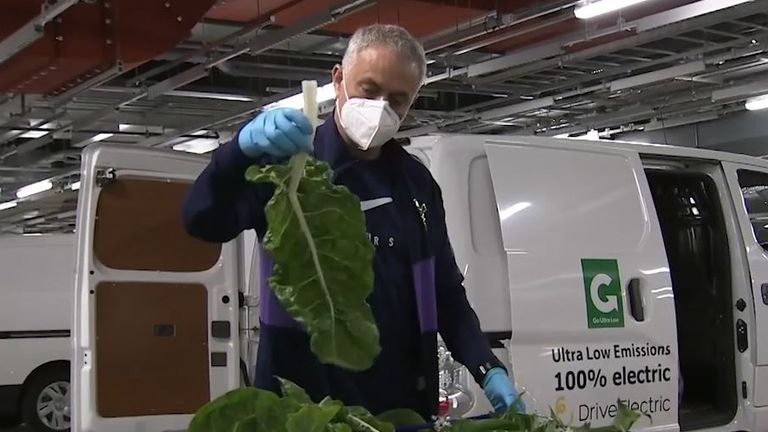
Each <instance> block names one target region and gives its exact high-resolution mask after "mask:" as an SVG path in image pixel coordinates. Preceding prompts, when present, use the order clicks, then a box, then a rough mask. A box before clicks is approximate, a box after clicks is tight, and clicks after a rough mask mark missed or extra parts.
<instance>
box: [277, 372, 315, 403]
mask: <svg viewBox="0 0 768 432" xmlns="http://www.w3.org/2000/svg"><path fill="white" fill-rule="evenodd" d="M277 379H278V380H279V381H280V389H281V390H282V393H283V397H284V398H286V399H291V400H293V401H295V402H297V403H300V404H309V403H312V399H310V398H309V395H308V394H307V392H306V391H304V389H303V388H301V387H299V386H298V385H297V384H296V383H294V382H293V381H290V380H287V379H285V378H280V377H278V378H277Z"/></svg>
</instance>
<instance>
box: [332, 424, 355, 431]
mask: <svg viewBox="0 0 768 432" xmlns="http://www.w3.org/2000/svg"><path fill="white" fill-rule="evenodd" d="M329 429H330V430H331V432H354V431H353V430H352V428H351V427H349V425H348V424H345V423H333V424H331V425H330V427H329Z"/></svg>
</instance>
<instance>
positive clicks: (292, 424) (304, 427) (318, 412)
mask: <svg viewBox="0 0 768 432" xmlns="http://www.w3.org/2000/svg"><path fill="white" fill-rule="evenodd" d="M339 408H340V407H338V406H333V405H326V406H320V405H305V406H304V407H302V408H301V409H300V410H299V411H298V412H295V413H293V414H291V415H289V416H288V422H287V423H286V429H287V430H288V432H322V431H324V430H325V429H326V427H327V426H328V424H329V423H330V422H331V419H333V418H334V417H335V416H336V413H338V412H339Z"/></svg>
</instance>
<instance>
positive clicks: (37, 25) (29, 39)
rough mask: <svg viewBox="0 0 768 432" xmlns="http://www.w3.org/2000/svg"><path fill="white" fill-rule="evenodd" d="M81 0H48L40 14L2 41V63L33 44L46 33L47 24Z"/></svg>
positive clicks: (0, 62) (0, 59)
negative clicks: (52, 0)
mask: <svg viewBox="0 0 768 432" xmlns="http://www.w3.org/2000/svg"><path fill="white" fill-rule="evenodd" d="M78 1H79V0H58V1H55V2H53V3H51V2H50V1H48V0H46V1H44V2H43V4H42V6H41V11H40V14H39V15H38V16H36V17H35V18H34V19H32V20H31V21H29V22H28V23H26V24H24V25H23V26H21V28H19V29H18V30H16V31H15V32H13V33H12V34H11V35H10V36H8V37H6V38H5V39H3V41H2V42H0V64H2V63H5V62H6V61H7V60H8V59H10V58H11V57H13V56H14V55H16V54H17V53H18V52H19V51H21V50H23V49H24V48H26V47H28V46H30V45H31V44H33V43H34V42H35V41H36V40H38V39H40V38H41V37H43V34H45V25H46V24H47V23H48V22H50V21H52V20H53V19H54V18H56V17H57V16H59V15H61V13H63V12H64V11H66V10H67V9H69V8H70V7H71V6H73V5H75V4H77V2H78Z"/></svg>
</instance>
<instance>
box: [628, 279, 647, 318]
mask: <svg viewBox="0 0 768 432" xmlns="http://www.w3.org/2000/svg"><path fill="white" fill-rule="evenodd" d="M627 297H628V299H629V313H631V314H632V318H634V319H635V321H638V322H643V321H645V306H644V305H643V292H642V289H641V288H640V279H638V278H633V279H630V280H629V285H628V286H627Z"/></svg>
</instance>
